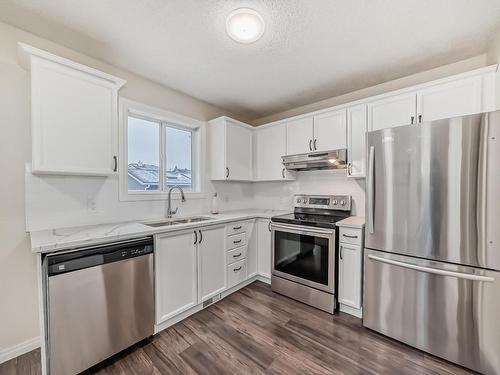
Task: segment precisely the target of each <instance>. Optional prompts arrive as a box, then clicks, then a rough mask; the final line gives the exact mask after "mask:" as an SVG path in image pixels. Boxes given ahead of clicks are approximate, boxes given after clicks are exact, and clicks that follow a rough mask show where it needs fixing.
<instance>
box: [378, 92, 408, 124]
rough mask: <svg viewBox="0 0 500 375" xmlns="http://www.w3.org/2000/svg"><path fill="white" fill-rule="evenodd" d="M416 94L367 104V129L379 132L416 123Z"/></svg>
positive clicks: (396, 96) (392, 97)
mask: <svg viewBox="0 0 500 375" xmlns="http://www.w3.org/2000/svg"><path fill="white" fill-rule="evenodd" d="M416 102H417V94H416V93H415V92H410V93H406V94H400V95H394V96H390V97H387V98H383V99H380V100H376V101H374V102H371V103H368V129H369V130H370V131H372V130H379V129H385V128H393V127H395V126H402V125H409V124H412V123H415V122H416Z"/></svg>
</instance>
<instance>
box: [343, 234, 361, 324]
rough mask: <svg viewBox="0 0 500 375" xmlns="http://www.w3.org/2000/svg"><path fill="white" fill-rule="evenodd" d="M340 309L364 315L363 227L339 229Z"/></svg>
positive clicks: (356, 314) (358, 315)
mask: <svg viewBox="0 0 500 375" xmlns="http://www.w3.org/2000/svg"><path fill="white" fill-rule="evenodd" d="M338 233H339V288H338V289H339V295H338V300H339V303H340V311H344V312H347V313H349V314H352V315H355V316H357V317H360V318H361V316H362V298H361V296H362V291H363V287H362V285H363V282H362V280H363V227H362V226H360V227H353V226H340V228H339V230H338Z"/></svg>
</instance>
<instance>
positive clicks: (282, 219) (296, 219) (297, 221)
mask: <svg viewBox="0 0 500 375" xmlns="http://www.w3.org/2000/svg"><path fill="white" fill-rule="evenodd" d="M349 216H351V215H350V214H349V213H342V214H340V213H339V214H337V215H335V214H333V215H332V214H330V215H321V214H314V213H300V212H293V213H289V214H285V215H279V216H273V217H272V218H271V221H272V222H275V223H284V224H294V225H302V226H308V227H319V228H335V223H336V222H337V221H340V220H342V219H345V218H346V217H349Z"/></svg>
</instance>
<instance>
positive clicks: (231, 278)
mask: <svg viewBox="0 0 500 375" xmlns="http://www.w3.org/2000/svg"><path fill="white" fill-rule="evenodd" d="M246 279H247V261H246V259H243V260H240V261H239V262H236V263H233V264H231V265H230V266H228V267H227V280H228V287H229V288H232V287H233V286H235V285H238V284H239V283H242V282H243V281H245V280H246Z"/></svg>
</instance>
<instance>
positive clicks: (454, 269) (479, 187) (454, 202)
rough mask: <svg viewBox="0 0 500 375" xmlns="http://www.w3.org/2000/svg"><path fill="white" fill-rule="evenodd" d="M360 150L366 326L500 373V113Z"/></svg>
mask: <svg viewBox="0 0 500 375" xmlns="http://www.w3.org/2000/svg"><path fill="white" fill-rule="evenodd" d="M367 148H368V175H367V179H366V184H367V186H366V195H367V197H366V236H365V239H366V240H365V247H366V248H365V252H364V307H363V309H364V311H363V324H364V326H365V327H368V328H370V329H373V330H375V331H378V332H380V333H383V334H385V335H387V336H390V337H392V338H395V339H397V340H399V341H402V342H405V343H407V344H409V345H411V346H414V347H417V348H419V349H421V350H423V351H426V352H429V353H432V354H434V355H436V356H439V357H442V358H445V359H447V360H449V361H452V362H455V363H457V364H460V365H462V366H465V367H468V368H471V369H474V370H476V371H480V372H483V373H486V374H500V111H497V112H490V113H484V114H477V115H470V116H464V117H457V118H451V119H447V120H439V121H434V122H429V123H422V124H416V125H408V126H401V127H397V128H390V129H384V130H379V131H374V132H369V133H368V134H367Z"/></svg>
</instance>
